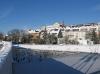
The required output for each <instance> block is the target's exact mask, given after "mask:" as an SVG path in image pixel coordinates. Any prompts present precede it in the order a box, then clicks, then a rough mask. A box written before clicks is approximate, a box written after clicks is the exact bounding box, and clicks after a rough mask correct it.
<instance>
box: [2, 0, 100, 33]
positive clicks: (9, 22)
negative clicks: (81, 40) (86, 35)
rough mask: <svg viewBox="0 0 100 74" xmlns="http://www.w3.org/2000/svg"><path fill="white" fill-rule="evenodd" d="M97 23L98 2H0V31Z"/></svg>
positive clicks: (99, 7)
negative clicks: (52, 25) (46, 25)
mask: <svg viewBox="0 0 100 74" xmlns="http://www.w3.org/2000/svg"><path fill="white" fill-rule="evenodd" d="M62 21H64V22H65V23H66V24H80V23H90V22H100V0H0V31H2V32H7V31H9V30H11V29H15V28H19V29H28V28H33V29H34V28H39V27H41V26H43V25H45V24H52V23H54V22H62Z"/></svg>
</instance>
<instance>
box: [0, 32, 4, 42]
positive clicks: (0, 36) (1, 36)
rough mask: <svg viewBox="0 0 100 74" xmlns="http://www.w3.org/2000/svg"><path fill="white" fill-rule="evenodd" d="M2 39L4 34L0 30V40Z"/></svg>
mask: <svg viewBox="0 0 100 74" xmlns="http://www.w3.org/2000/svg"><path fill="white" fill-rule="evenodd" d="M3 39H4V34H3V33H2V32H0V41H2V40H3Z"/></svg>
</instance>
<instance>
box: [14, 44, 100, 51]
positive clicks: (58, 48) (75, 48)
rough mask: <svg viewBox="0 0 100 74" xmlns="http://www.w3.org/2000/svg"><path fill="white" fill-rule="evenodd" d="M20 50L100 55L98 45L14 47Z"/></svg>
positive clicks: (23, 45)
mask: <svg viewBox="0 0 100 74" xmlns="http://www.w3.org/2000/svg"><path fill="white" fill-rule="evenodd" d="M15 46H18V47H22V48H28V49H37V50H56V51H71V52H92V53H100V45H34V44H33V45H28V44H19V45H15Z"/></svg>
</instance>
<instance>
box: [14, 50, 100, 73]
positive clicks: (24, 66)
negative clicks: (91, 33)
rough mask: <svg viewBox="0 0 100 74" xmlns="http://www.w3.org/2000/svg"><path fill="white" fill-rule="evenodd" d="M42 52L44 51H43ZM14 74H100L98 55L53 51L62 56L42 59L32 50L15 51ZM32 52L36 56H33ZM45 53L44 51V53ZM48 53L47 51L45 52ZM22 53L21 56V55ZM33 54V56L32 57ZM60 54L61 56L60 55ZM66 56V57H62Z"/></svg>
mask: <svg viewBox="0 0 100 74" xmlns="http://www.w3.org/2000/svg"><path fill="white" fill-rule="evenodd" d="M43 51H44V50H43ZM15 52H18V53H17V54H14V55H15V56H17V58H15V57H14V58H15V59H14V60H16V62H14V63H13V73H14V74H84V73H85V74H90V73H92V74H95V73H98V74H99V73H100V54H98V53H84V52H81V53H77V52H74V53H72V52H66V53H63V52H61V51H54V52H53V53H55V52H56V54H57V53H58V52H59V53H62V54H63V56H60V55H58V56H51V57H42V56H41V55H39V54H38V53H37V52H40V51H37V52H35V51H34V50H33V49H23V48H20V49H17V50H16V51H15ZM34 52H35V53H36V54H37V55H34ZM44 52H46V50H45V51H44ZM47 52H48V50H47ZM21 53H22V54H21ZM32 53H33V55H32ZM62 54H61V55H62ZM64 55H66V56H64Z"/></svg>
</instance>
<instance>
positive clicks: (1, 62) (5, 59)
mask: <svg viewBox="0 0 100 74" xmlns="http://www.w3.org/2000/svg"><path fill="white" fill-rule="evenodd" d="M2 44H3V47H2V49H1V50H0V74H11V73H12V55H11V47H12V44H11V43H10V42H4V41H3V42H2Z"/></svg>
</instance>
